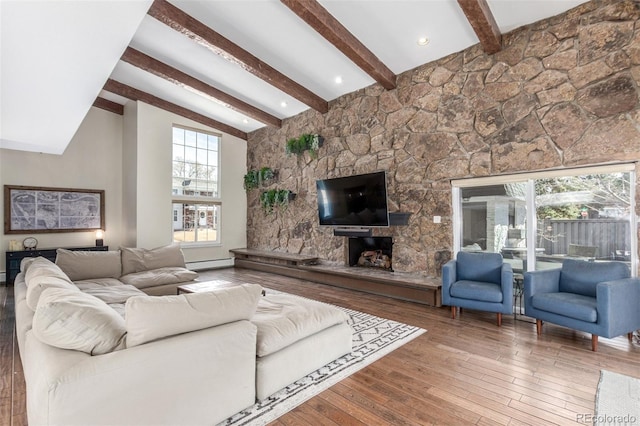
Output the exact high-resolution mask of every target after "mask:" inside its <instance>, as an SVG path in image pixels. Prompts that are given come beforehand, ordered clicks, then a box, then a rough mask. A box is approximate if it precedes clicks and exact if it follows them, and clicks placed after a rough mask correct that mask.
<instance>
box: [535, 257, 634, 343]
mask: <svg viewBox="0 0 640 426" xmlns="http://www.w3.org/2000/svg"><path fill="white" fill-rule="evenodd" d="M630 276H631V274H630V270H629V266H627V264H625V263H623V262H617V261H612V262H594V261H585V260H576V259H566V260H565V261H564V262H563V264H562V268H559V269H548V270H541V271H529V272H525V273H524V314H525V315H526V316H529V317H532V318H535V320H536V330H537V333H538V335H541V334H542V323H543V321H548V322H550V323H554V324H558V325H561V326H564V327H568V328H572V329H575V330H580V331H584V332H587V333H591V349H592V350H593V351H596V350H597V349H598V336H603V337H607V338H612V337H616V336H620V335H623V334H625V333H626V334H627V337H628V338H629V340H631V339H632V333H633V331H634V330H637V329H639V328H640V279H638V278H630Z"/></svg>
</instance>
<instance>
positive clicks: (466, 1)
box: [458, 0, 502, 55]
mask: <svg viewBox="0 0 640 426" xmlns="http://www.w3.org/2000/svg"><path fill="white" fill-rule="evenodd" d="M458 4H459V5H460V8H461V9H462V11H463V12H464V14H465V16H466V17H467V20H468V21H469V23H470V24H471V27H473V30H474V31H475V32H476V35H477V36H478V40H480V45H481V46H482V49H483V50H484V51H485V53H487V54H489V55H492V54H494V53H496V52H499V51H500V50H501V49H502V34H501V33H500V28H498V24H497V23H496V20H495V19H494V17H493V14H492V13H491V9H489V5H488V4H487V1H486V0H458Z"/></svg>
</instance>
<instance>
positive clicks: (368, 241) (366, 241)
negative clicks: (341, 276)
mask: <svg viewBox="0 0 640 426" xmlns="http://www.w3.org/2000/svg"><path fill="white" fill-rule="evenodd" d="M392 255H393V238H392V237H351V238H349V266H362V267H370V268H380V269H385V270H387V271H393V267H392V263H391V260H392Z"/></svg>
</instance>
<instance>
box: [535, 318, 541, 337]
mask: <svg viewBox="0 0 640 426" xmlns="http://www.w3.org/2000/svg"><path fill="white" fill-rule="evenodd" d="M536 333H537V334H538V336H540V335H541V334H542V320H539V319H537V320H536Z"/></svg>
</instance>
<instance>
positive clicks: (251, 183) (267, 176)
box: [244, 167, 276, 191]
mask: <svg viewBox="0 0 640 426" xmlns="http://www.w3.org/2000/svg"><path fill="white" fill-rule="evenodd" d="M275 176H276V172H275V170H273V169H271V167H262V168H261V169H258V170H249V171H248V172H247V174H246V175H244V189H246V190H247V191H248V190H250V189H254V188H258V187H260V186H261V185H262V184H263V183H265V182H268V181H270V180H272V179H274V178H275Z"/></svg>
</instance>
